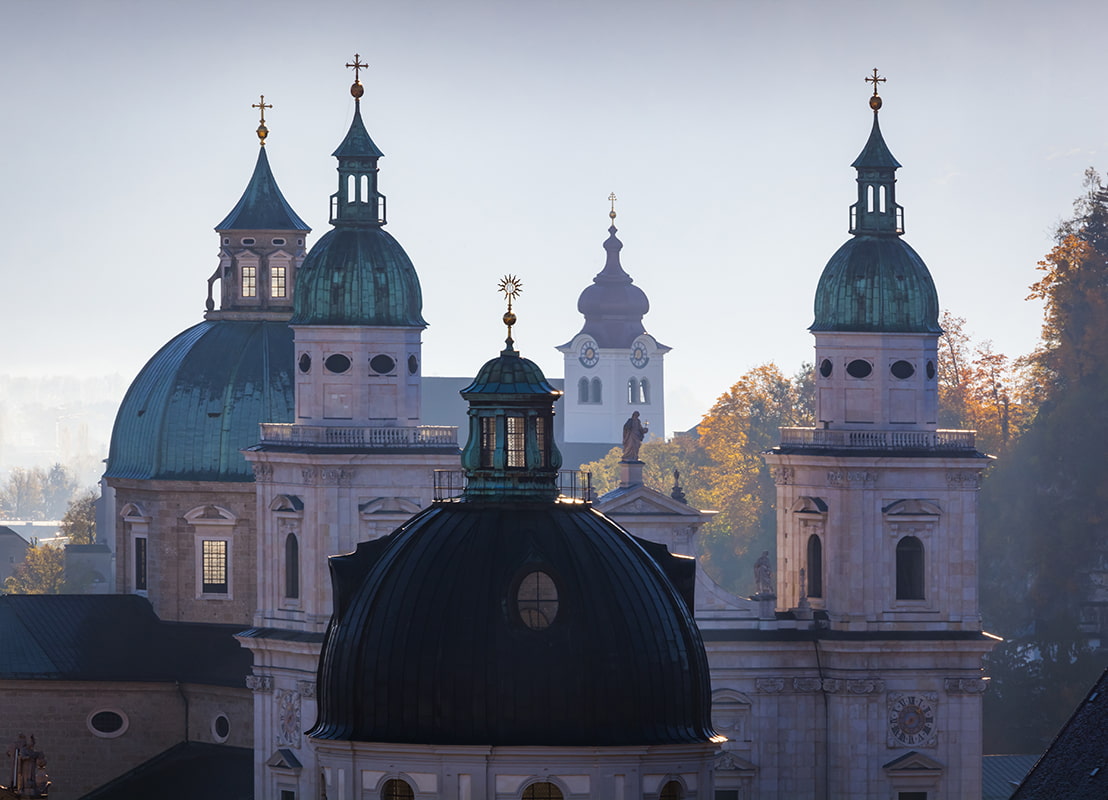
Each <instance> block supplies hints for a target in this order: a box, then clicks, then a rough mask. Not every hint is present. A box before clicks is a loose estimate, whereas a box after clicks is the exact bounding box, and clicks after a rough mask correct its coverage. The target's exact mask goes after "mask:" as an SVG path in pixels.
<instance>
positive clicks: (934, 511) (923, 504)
mask: <svg viewBox="0 0 1108 800" xmlns="http://www.w3.org/2000/svg"><path fill="white" fill-rule="evenodd" d="M881 513H883V514H885V515H887V516H905V517H938V516H942V513H943V512H942V509H941V508H939V507H938V506H937V505H936V504H935V503H933V502H932V501H930V500H921V499H916V498H909V499H906V500H897V501H896V502H894V503H889V504H888V505H887V506H885V507H884V508H883V509H881Z"/></svg>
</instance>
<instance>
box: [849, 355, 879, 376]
mask: <svg viewBox="0 0 1108 800" xmlns="http://www.w3.org/2000/svg"><path fill="white" fill-rule="evenodd" d="M871 372H873V365H872V364H870V363H869V362H868V361H866V360H865V359H862V358H856V359H854V360H853V361H851V362H850V363H849V364H847V365H846V374H847V375H849V376H850V377H852V378H868V377H869V374H870V373H871Z"/></svg>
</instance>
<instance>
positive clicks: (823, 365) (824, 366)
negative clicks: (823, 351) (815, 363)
mask: <svg viewBox="0 0 1108 800" xmlns="http://www.w3.org/2000/svg"><path fill="white" fill-rule="evenodd" d="M832 369H833V367H832V366H831V359H829V358H825V359H823V361H821V362H819V374H820V375H822V376H823V377H825V378H830V377H831V370H832Z"/></svg>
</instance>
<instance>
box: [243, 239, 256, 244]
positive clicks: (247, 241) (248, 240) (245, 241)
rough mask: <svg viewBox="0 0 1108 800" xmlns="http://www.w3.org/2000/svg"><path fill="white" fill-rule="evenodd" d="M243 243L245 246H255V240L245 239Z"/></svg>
mask: <svg viewBox="0 0 1108 800" xmlns="http://www.w3.org/2000/svg"><path fill="white" fill-rule="evenodd" d="M242 243H243V244H254V240H253V239H243V240H242Z"/></svg>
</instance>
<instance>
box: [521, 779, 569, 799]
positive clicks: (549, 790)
mask: <svg viewBox="0 0 1108 800" xmlns="http://www.w3.org/2000/svg"><path fill="white" fill-rule="evenodd" d="M523 800H562V790H561V789H559V788H558V787H557V786H555V785H554V784H552V783H532V784H531V785H530V786H528V787H527V788H526V789H524V790H523Z"/></svg>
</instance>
